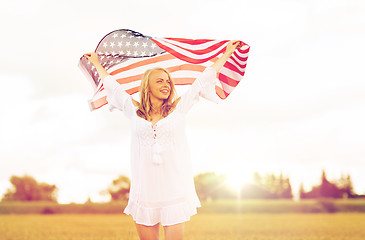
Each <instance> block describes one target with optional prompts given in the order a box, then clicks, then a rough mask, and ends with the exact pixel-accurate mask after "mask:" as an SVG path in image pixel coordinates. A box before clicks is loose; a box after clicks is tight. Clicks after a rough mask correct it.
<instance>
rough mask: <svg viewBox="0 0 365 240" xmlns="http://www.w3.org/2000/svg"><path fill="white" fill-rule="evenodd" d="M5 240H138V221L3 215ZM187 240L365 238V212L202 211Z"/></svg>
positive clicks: (112, 217) (189, 228)
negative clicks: (248, 212)
mask: <svg viewBox="0 0 365 240" xmlns="http://www.w3.org/2000/svg"><path fill="white" fill-rule="evenodd" d="M160 230H161V239H163V234H162V228H161V229H160ZM0 239H1V240H13V239H14V240H46V239H47V240H56V239H57V240H63V239H65V240H96V239H98V240H120V239H131V240H138V238H137V233H136V231H135V227H134V224H133V222H132V219H131V218H130V216H125V215H122V214H110V215H99V214H93V215H87V214H80V215H69V214H57V215H0ZM184 239H185V240H193V239H194V240H216V239H230V240H236V239H243V240H245V239H247V240H269V239H270V240H289V239H290V240H345V239H349V240H350V239H351V240H363V239H365V214H360V213H336V214H322V213H321V214H198V215H196V216H193V217H192V219H191V221H190V222H188V223H187V224H186V226H185V238H184Z"/></svg>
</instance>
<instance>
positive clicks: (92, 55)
mask: <svg viewBox="0 0 365 240" xmlns="http://www.w3.org/2000/svg"><path fill="white" fill-rule="evenodd" d="M84 56H85V57H86V58H87V60H89V62H90V63H91V64H92V65H94V67H95V68H96V71H98V73H99V76H100V78H101V80H102V81H103V80H104V78H105V77H106V76H108V75H109V73H108V72H107V71H106V70H105V69H104V68H103V66H101V64H100V62H99V59H98V54H96V53H94V52H91V53H86V54H84Z"/></svg>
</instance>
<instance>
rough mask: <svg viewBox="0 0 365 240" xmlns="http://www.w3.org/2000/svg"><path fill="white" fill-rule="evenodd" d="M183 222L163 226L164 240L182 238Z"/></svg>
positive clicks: (180, 239) (178, 239) (179, 239)
mask: <svg viewBox="0 0 365 240" xmlns="http://www.w3.org/2000/svg"><path fill="white" fill-rule="evenodd" d="M184 224H185V223H178V224H175V225H171V226H164V229H165V240H182V239H183V235H184Z"/></svg>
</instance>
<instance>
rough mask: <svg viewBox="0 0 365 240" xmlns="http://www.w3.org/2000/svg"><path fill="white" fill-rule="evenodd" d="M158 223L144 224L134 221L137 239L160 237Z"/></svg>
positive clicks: (157, 238) (148, 239)
mask: <svg viewBox="0 0 365 240" xmlns="http://www.w3.org/2000/svg"><path fill="white" fill-rule="evenodd" d="M159 226H160V223H157V224H156V225H153V226H145V225H141V224H138V223H136V227H137V232H138V236H139V239H141V240H159V239H160V236H159V235H160V234H159V233H160V232H159Z"/></svg>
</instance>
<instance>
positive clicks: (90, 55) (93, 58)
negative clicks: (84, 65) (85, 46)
mask: <svg viewBox="0 0 365 240" xmlns="http://www.w3.org/2000/svg"><path fill="white" fill-rule="evenodd" d="M84 57H86V58H87V60H89V62H90V63H91V64H92V65H95V63H99V59H98V54H96V53H95V52H91V53H86V54H84Z"/></svg>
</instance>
